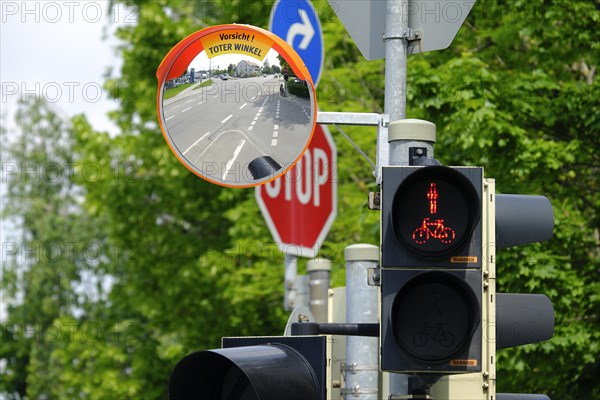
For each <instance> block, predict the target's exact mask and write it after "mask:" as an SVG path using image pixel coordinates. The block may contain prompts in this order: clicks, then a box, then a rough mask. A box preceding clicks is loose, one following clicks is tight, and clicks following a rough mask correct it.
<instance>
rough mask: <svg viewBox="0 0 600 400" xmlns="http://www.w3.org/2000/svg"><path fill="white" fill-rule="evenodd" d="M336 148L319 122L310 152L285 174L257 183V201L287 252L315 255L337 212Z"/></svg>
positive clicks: (327, 131) (276, 239) (280, 246)
mask: <svg viewBox="0 0 600 400" xmlns="http://www.w3.org/2000/svg"><path fill="white" fill-rule="evenodd" d="M336 152H337V150H336V148H335V143H334V142H333V139H332V138H331V134H330V133H329V129H327V128H326V127H324V126H321V125H317V126H316V128H315V133H314V135H313V137H312V140H311V142H310V144H309V146H308V148H307V149H306V152H305V153H304V155H303V156H302V158H301V159H300V161H298V163H297V164H296V166H295V167H294V168H292V169H290V170H289V171H288V172H287V173H286V174H285V175H283V176H282V177H280V178H278V179H275V180H273V181H271V182H268V183H266V184H264V185H261V186H257V187H256V201H257V202H258V206H259V207H260V210H261V212H262V214H263V216H264V218H265V221H266V222H267V225H268V226H269V230H270V231H271V234H272V235H273V239H274V240H275V242H276V243H277V245H278V246H279V249H280V250H281V251H282V252H284V253H285V254H290V255H295V256H303V257H315V256H316V255H317V253H318V251H319V248H320V247H321V244H323V241H324V240H325V237H326V236H327V233H328V232H329V228H330V227H331V224H332V223H333V221H334V219H335V216H336V214H337V169H336V168H337V163H336Z"/></svg>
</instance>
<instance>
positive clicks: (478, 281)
mask: <svg viewBox="0 0 600 400" xmlns="http://www.w3.org/2000/svg"><path fill="white" fill-rule="evenodd" d="M381 185H382V186H381V235H382V237H381V307H380V310H381V315H380V322H381V341H380V343H381V345H380V351H381V369H382V370H383V371H390V372H410V373H420V374H438V375H439V374H448V373H465V372H474V371H481V368H482V319H483V318H484V315H483V313H482V293H483V289H482V288H483V275H482V240H483V231H482V222H481V221H482V219H481V215H482V198H483V190H484V189H483V169H482V168H475V167H453V168H450V167H444V166H426V167H416V166H410V167H404V166H403V167H384V168H383V169H382V183H381Z"/></svg>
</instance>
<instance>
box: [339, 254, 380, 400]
mask: <svg viewBox="0 0 600 400" xmlns="http://www.w3.org/2000/svg"><path fill="white" fill-rule="evenodd" d="M344 256H345V258H346V321H347V322H371V323H373V322H378V312H377V308H378V288H377V287H376V286H369V285H367V271H368V269H369V268H375V266H376V265H377V263H378V262H379V247H377V246H373V245H370V244H355V245H352V246H348V247H346V249H345V250H344ZM344 370H345V371H344V376H345V382H346V385H345V386H346V388H345V389H344V390H343V393H344V394H345V397H344V398H345V399H346V400H351V399H352V400H377V399H378V387H379V341H378V338H374V337H360V336H348V337H347V338H346V364H345V367H344Z"/></svg>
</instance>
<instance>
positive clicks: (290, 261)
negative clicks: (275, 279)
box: [283, 254, 298, 311]
mask: <svg viewBox="0 0 600 400" xmlns="http://www.w3.org/2000/svg"><path fill="white" fill-rule="evenodd" d="M284 268H285V272H284V278H283V291H284V294H283V309H284V310H286V311H291V310H293V309H294V306H295V305H297V303H296V292H295V291H294V284H295V281H296V276H297V275H298V268H297V258H296V256H292V255H290V254H284Z"/></svg>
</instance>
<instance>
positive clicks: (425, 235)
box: [412, 218, 456, 244]
mask: <svg viewBox="0 0 600 400" xmlns="http://www.w3.org/2000/svg"><path fill="white" fill-rule="evenodd" d="M455 237H456V234H455V233H454V229H452V228H449V227H447V226H444V220H443V219H436V220H430V219H429V218H425V219H424V220H423V225H421V226H420V227H419V228H417V229H415V231H414V232H413V234H412V238H413V240H414V241H415V242H417V244H425V243H426V242H427V241H428V240H429V239H430V238H434V239H438V240H439V241H440V242H442V243H444V244H448V243H452V242H453V241H454V238H455Z"/></svg>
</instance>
